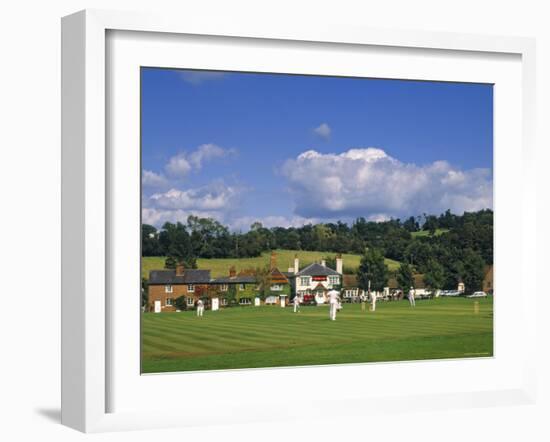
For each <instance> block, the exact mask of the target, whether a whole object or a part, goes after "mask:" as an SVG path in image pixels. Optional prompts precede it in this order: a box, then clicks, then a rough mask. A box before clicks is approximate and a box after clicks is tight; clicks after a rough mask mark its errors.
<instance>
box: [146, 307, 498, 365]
mask: <svg viewBox="0 0 550 442" xmlns="http://www.w3.org/2000/svg"><path fill="white" fill-rule="evenodd" d="M479 303H480V308H479V313H478V314H474V300H472V299H466V298H454V299H434V300H424V301H417V305H416V308H414V309H413V308H410V307H409V305H408V302H407V301H395V302H379V303H378V304H377V308H376V312H374V313H372V312H362V311H361V307H360V305H358V304H344V308H343V309H342V310H341V311H340V312H339V313H338V316H337V319H336V321H330V320H329V319H328V307H326V306H319V307H302V308H301V311H300V312H299V313H296V314H295V313H293V311H292V309H291V308H285V309H283V308H281V307H275V306H274V307H252V306H250V307H233V308H228V309H225V310H220V311H217V312H212V311H206V312H205V315H204V317H202V318H198V317H196V316H195V315H194V312H192V311H189V312H181V313H160V314H155V313H145V314H143V315H142V371H143V372H144V373H155V372H157V373H158V372H167V371H189V370H215V369H230V368H253V367H282V366H292V365H312V364H314V365H320V364H335V363H352V362H375V361H398V360H418V359H433V358H437V359H440V358H460V357H474V356H491V355H492V354H493V300H492V298H488V299H480V300H479Z"/></svg>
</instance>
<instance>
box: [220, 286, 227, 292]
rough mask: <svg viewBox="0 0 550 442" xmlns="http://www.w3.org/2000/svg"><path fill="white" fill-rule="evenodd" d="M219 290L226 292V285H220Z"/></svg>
mask: <svg viewBox="0 0 550 442" xmlns="http://www.w3.org/2000/svg"><path fill="white" fill-rule="evenodd" d="M221 290H222V292H227V284H222V287H221Z"/></svg>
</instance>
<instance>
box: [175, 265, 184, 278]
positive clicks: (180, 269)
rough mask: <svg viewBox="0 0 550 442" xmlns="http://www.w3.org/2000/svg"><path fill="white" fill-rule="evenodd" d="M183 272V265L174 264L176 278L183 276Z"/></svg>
mask: <svg viewBox="0 0 550 442" xmlns="http://www.w3.org/2000/svg"><path fill="white" fill-rule="evenodd" d="M184 271H185V266H184V265H183V263H181V262H178V263H177V264H176V276H183V272H184Z"/></svg>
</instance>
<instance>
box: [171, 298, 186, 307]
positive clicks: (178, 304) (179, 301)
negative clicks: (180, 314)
mask: <svg viewBox="0 0 550 442" xmlns="http://www.w3.org/2000/svg"><path fill="white" fill-rule="evenodd" d="M174 305H175V307H176V310H186V309H187V299H185V296H179V297H177V298H176V299H174Z"/></svg>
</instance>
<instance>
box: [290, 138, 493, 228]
mask: <svg viewBox="0 0 550 442" xmlns="http://www.w3.org/2000/svg"><path fill="white" fill-rule="evenodd" d="M282 173H283V176H285V177H286V179H287V180H288V185H289V186H288V187H289V189H290V193H291V196H292V198H293V200H294V203H295V213H296V215H298V216H302V217H306V218H310V217H317V218H322V219H327V218H332V219H334V218H339V217H341V218H352V217H356V216H365V217H367V218H369V219H373V220H383V219H388V218H390V217H403V216H409V215H415V214H421V213H424V212H426V213H440V212H442V211H444V210H446V209H451V210H452V211H453V212H455V213H462V212H464V211H473V210H479V209H484V208H492V205H493V183H492V177H491V171H490V170H489V169H470V170H460V169H459V168H456V167H453V166H452V165H451V164H449V163H448V162H446V161H436V162H433V163H430V164H427V165H416V164H414V163H404V162H402V161H399V160H398V159H396V158H393V157H391V156H389V155H388V154H387V153H386V152H385V151H384V150H382V149H379V148H374V147H369V148H357V149H350V150H348V151H346V152H343V153H340V154H322V153H319V152H316V151H314V150H309V151H306V152H303V153H302V154H300V155H298V156H297V157H296V158H293V159H290V160H287V161H286V162H285V164H284V165H283V168H282Z"/></svg>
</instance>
